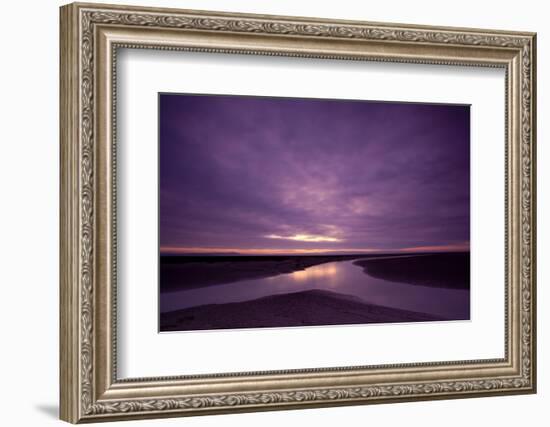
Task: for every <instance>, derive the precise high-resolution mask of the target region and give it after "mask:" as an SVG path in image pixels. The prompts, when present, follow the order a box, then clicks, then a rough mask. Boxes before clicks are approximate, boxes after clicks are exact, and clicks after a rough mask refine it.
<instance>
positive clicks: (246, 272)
mask: <svg viewBox="0 0 550 427" xmlns="http://www.w3.org/2000/svg"><path fill="white" fill-rule="evenodd" d="M399 255H405V254H399ZM399 255H392V256H399ZM382 256H388V254H376V255H370V254H356V255H266V256H261V255H257V256H239V255H230V256H227V255H219V256H200V255H189V256H161V257H160V272H159V273H160V291H161V292H172V291H178V290H185V289H196V288H202V287H206V286H214V285H222V284H227V283H234V282H239V281H242V280H249V279H261V278H266V277H273V276H278V275H279V274H288V273H293V272H295V271H300V270H305V269H306V268H309V267H313V266H315V265H320V264H325V263H328V262H338V261H348V260H353V259H358V258H367V257H369V258H371V257H374V258H376V257H382Z"/></svg>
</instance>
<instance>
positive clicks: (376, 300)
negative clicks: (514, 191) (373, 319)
mask: <svg viewBox="0 0 550 427" xmlns="http://www.w3.org/2000/svg"><path fill="white" fill-rule="evenodd" d="M354 261H355V260H353V261H340V262H330V263H326V264H320V265H317V266H313V267H309V268H307V269H305V270H301V271H295V272H293V273H288V274H281V275H279V276H273V277H268V278H263V279H251V280H243V281H240V282H235V283H229V284H226V285H216V286H209V287H205V288H199V289H190V290H185V291H176V292H167V293H163V294H161V295H160V298H161V301H160V306H161V311H162V312H168V311H173V310H178V309H182V308H188V307H193V306H197V305H204V304H224V303H229V302H239V301H247V300H253V299H256V298H261V297H265V296H269V295H277V294H286V293H291V292H299V291H306V290H312V289H321V290H327V291H332V292H337V293H340V294H346V295H353V296H356V297H359V298H361V299H362V300H363V301H365V302H367V303H372V304H377V305H384V306H387V307H393V308H400V309H404V310H411V311H418V312H422V313H428V314H433V315H437V316H442V317H444V318H447V319H469V313H470V292H469V291H468V290H462V289H445V288H434V287H428V286H418V285H410V284H404V283H397V282H390V281H387V280H382V279H377V278H374V277H371V276H369V275H367V274H365V273H364V271H363V268H362V267H359V266H357V265H354V264H353V262H354Z"/></svg>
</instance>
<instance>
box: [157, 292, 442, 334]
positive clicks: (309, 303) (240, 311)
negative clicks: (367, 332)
mask: <svg viewBox="0 0 550 427" xmlns="http://www.w3.org/2000/svg"><path fill="white" fill-rule="evenodd" d="M434 320H445V319H443V318H440V317H436V316H433V315H429V314H425V313H418V312H413V311H407V310H400V309H396V308H391V307H385V306H380V305H374V304H369V303H366V302H364V301H363V300H361V299H360V298H357V297H355V296H351V295H343V294H340V293H336V292H331V291H325V290H310V291H301V292H295V293H289V294H283V295H273V296H268V297H263V298H258V299H255V300H251V301H244V302H236V303H227V304H209V305H201V306H197V307H190V308H187V309H183V310H177V311H172V312H167V313H162V314H161V317H160V330H161V332H169V331H190V330H210V329H238V328H264V327H289V326H318V325H351V324H367V323H395V322H419V321H434Z"/></svg>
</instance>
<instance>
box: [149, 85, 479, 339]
mask: <svg viewBox="0 0 550 427" xmlns="http://www.w3.org/2000/svg"><path fill="white" fill-rule="evenodd" d="M158 103H159V106H158V121H159V122H158V123H159V129H158V132H159V142H158V143H159V148H158V150H159V187H160V188H159V208H158V209H159V210H158V215H159V330H160V332H176V331H204V330H217V329H242V328H282V327H305V326H328V325H364V324H372V323H378V324H379V323H386V324H390V323H403V322H434V321H437V322H441V321H458V320H462V321H465V320H469V319H470V105H460V104H441V103H439V104H438V103H412V102H396V101H380V100H355V99H317V98H283V97H267V96H262V97H260V96H241V95H220V94H191V93H189V94H187V93H159V95H158Z"/></svg>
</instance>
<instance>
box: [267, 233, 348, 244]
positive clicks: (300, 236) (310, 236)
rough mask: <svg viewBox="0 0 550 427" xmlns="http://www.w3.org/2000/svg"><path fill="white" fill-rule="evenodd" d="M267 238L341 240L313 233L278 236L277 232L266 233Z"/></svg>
mask: <svg viewBox="0 0 550 427" xmlns="http://www.w3.org/2000/svg"><path fill="white" fill-rule="evenodd" d="M265 237H266V238H268V239H282V240H294V241H297V242H342V241H343V240H342V239H337V238H336V237H329V236H318V235H315V234H294V235H292V236H280V235H278V234H268V235H267V236H265Z"/></svg>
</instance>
